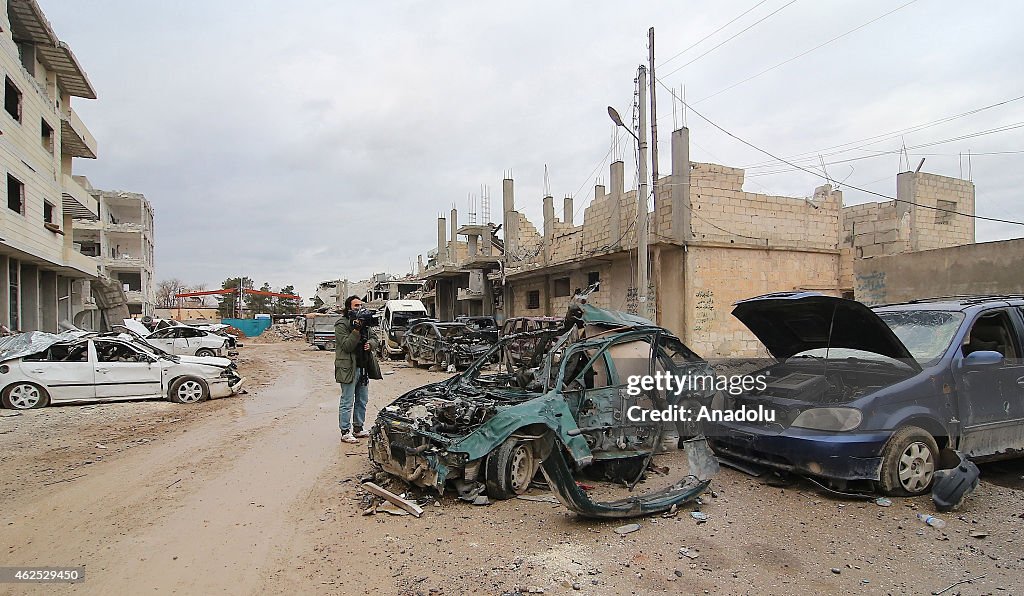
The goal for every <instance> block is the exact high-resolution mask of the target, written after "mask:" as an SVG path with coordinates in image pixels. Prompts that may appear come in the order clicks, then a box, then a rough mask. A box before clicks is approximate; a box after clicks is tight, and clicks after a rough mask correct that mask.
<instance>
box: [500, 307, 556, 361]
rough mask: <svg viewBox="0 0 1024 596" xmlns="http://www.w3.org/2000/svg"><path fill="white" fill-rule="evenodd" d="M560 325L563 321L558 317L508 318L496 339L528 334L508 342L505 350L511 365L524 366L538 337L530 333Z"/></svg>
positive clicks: (533, 349)
mask: <svg viewBox="0 0 1024 596" xmlns="http://www.w3.org/2000/svg"><path fill="white" fill-rule="evenodd" d="M562 323H563V320H562V319H560V318H558V317H510V318H508V319H505V322H504V323H502V324H501V330H500V332H499V334H498V337H507V336H509V335H517V334H521V333H528V334H527V335H523V336H521V337H519V338H518V339H516V340H514V341H511V342H508V344H507V349H506V354H507V356H508V358H510V359H511V361H512V362H513V364H515V365H517V366H520V365H525V364H528V360H529V358H530V357H531V356H532V355H533V354H534V352H535V351H536V347H537V340H538V338H539V337H540V336H539V335H536V334H533V333H532V332H534V331H540V330H543V329H557V328H558V327H560V326H561V325H562Z"/></svg>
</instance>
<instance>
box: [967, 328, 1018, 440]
mask: <svg viewBox="0 0 1024 596" xmlns="http://www.w3.org/2000/svg"><path fill="white" fill-rule="evenodd" d="M1019 316H1020V313H1019V312H1017V309H1008V308H1000V309H992V310H987V311H985V312H983V313H981V314H980V315H979V316H978V317H977V318H976V319H975V320H974V321H973V322H972V324H971V329H970V331H969V332H968V334H967V335H966V336H965V339H964V342H963V345H962V346H961V348H960V349H961V355H962V359H954V366H955V367H956V371H955V372H956V374H957V376H958V396H959V400H958V407H959V414H960V420H961V423H962V425H963V432H962V436H961V442H960V450H961V451H962V452H963V453H964V454H965V455H967V456H968V457H984V456H988V455H994V454H996V453H1000V452H1005V451H1008V450H1011V449H1016V450H1020V449H1024V360H1022V353H1021V347H1022V345H1024V344H1022V342H1021V338H1020V337H1019V335H1020V333H1019V329H1020V322H1019V320H1018V317H1019ZM979 351H986V352H999V353H1000V354H1002V355H1003V359H1002V361H1001V362H1000V363H998V364H982V365H972V364H971V359H970V358H968V356H969V355H970V354H971V353H974V352H979Z"/></svg>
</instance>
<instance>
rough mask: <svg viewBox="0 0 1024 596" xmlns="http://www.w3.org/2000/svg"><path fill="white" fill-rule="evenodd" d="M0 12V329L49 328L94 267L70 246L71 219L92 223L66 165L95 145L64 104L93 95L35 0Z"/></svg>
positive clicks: (73, 308)
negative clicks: (0, 100)
mask: <svg viewBox="0 0 1024 596" xmlns="http://www.w3.org/2000/svg"><path fill="white" fill-rule="evenodd" d="M4 6H5V10H2V11H0V71H2V73H0V76H2V77H3V78H4V91H3V93H4V109H3V110H2V111H0V169H2V170H3V171H2V172H0V178H2V180H0V188H2V189H3V191H4V192H5V193H6V197H5V199H6V201H5V203H6V206H7V208H6V209H0V325H2V326H3V327H5V328H7V329H9V330H24V331H30V330H43V331H57V330H58V327H59V325H60V323H61V322H62V321H72V320H73V319H74V317H75V314H76V313H77V312H78V311H79V310H81V309H82V308H84V306H85V305H86V304H87V303H88V302H89V301H90V300H91V291H90V290H89V281H90V280H93V279H95V278H96V277H97V275H98V272H99V271H98V269H99V264H98V263H97V261H96V260H95V259H92V258H89V257H88V256H86V255H84V254H82V253H81V252H80V251H79V250H78V249H77V247H76V246H75V244H74V232H73V227H74V224H73V222H74V220H75V219H76V218H80V219H81V218H84V219H95V218H98V217H99V214H100V213H99V207H98V202H97V200H96V198H94V197H92V196H91V195H90V194H89V193H88V192H86V190H85V189H84V188H83V187H82V182H83V181H84V178H80V177H78V178H77V179H76V177H74V176H73V162H74V158H76V157H77V158H85V159H95V158H96V155H97V146H96V139H95V138H94V137H93V136H92V133H90V132H89V129H88V128H86V126H85V124H83V123H82V121H81V119H80V118H79V117H78V115H77V114H76V113H75V112H74V110H72V108H71V98H72V97H76V98H78V97H80V98H86V99H95V98H96V92H95V91H94V90H93V87H92V84H91V83H90V82H89V79H88V77H87V76H86V74H85V71H84V70H82V67H81V65H79V63H78V60H77V59H76V58H75V56H74V54H73V53H72V52H71V49H70V48H69V47H68V46H67V44H65V43H64V42H62V41H61V40H60V39H58V38H57V35H56V33H54V31H53V28H52V27H51V26H50V23H49V22H48V21H47V20H46V17H45V15H43V12H42V10H41V9H40V7H39V4H38V3H37V2H35V0H8V1H7V2H6V3H4Z"/></svg>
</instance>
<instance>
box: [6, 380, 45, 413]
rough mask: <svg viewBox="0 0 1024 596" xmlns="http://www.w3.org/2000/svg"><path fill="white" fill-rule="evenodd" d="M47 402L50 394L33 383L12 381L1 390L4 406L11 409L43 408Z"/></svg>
mask: <svg viewBox="0 0 1024 596" xmlns="http://www.w3.org/2000/svg"><path fill="white" fill-rule="evenodd" d="M48 403H50V395H49V394H48V393H46V390H45V389H43V388H42V387H40V386H39V385H36V384H35V383H14V384H13V385H8V386H7V387H6V388H5V389H4V392H3V404H4V407H5V408H9V409H12V410H30V409H32V408H43V407H46V405H47V404H48Z"/></svg>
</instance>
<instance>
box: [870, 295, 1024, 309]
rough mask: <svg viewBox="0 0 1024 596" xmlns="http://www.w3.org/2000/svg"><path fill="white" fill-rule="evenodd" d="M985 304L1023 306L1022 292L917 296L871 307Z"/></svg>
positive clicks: (935, 306) (966, 306)
mask: <svg viewBox="0 0 1024 596" xmlns="http://www.w3.org/2000/svg"><path fill="white" fill-rule="evenodd" d="M985 306H1024V295H1022V294H965V295H957V296H935V297H931V298H918V299H915V300H908V301H906V302H893V303H890V304H879V305H876V306H872V307H871V309H872V310H875V311H878V312H891V311H900V310H948V311H967V310H971V309H980V308H982V307H985Z"/></svg>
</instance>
